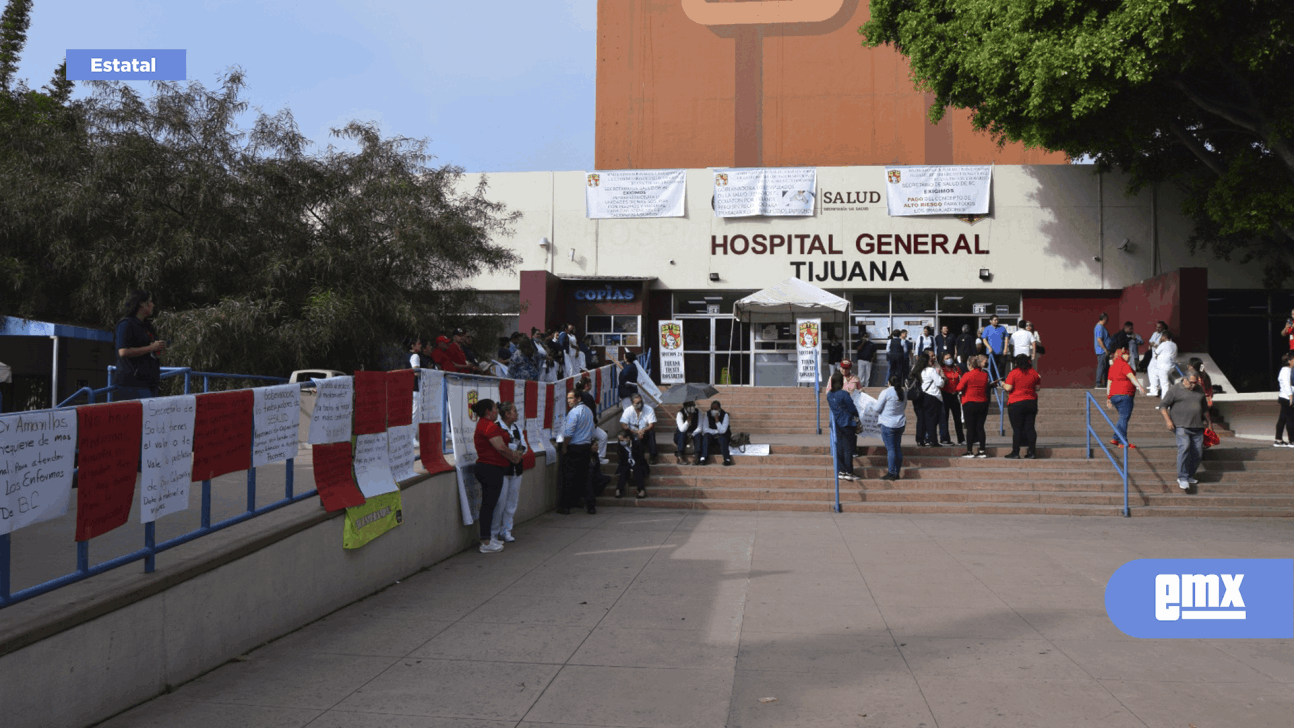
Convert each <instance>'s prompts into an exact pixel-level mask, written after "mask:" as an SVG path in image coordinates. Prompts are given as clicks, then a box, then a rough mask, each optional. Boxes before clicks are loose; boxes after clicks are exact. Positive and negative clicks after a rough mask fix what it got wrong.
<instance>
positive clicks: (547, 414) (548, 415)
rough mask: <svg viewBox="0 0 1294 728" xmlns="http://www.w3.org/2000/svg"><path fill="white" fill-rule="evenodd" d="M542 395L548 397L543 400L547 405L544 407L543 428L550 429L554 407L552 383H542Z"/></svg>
mask: <svg viewBox="0 0 1294 728" xmlns="http://www.w3.org/2000/svg"><path fill="white" fill-rule="evenodd" d="M544 396H545V397H547V398H548V399H546V400H544V401H545V402H547V403H548V406H547V407H544V429H545V430H551V429H552V427H553V409H554V408H553V385H552V384H545V385H544Z"/></svg>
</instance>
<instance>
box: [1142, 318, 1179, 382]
mask: <svg viewBox="0 0 1294 728" xmlns="http://www.w3.org/2000/svg"><path fill="white" fill-rule="evenodd" d="M1176 368H1177V343H1176V342H1174V341H1173V335H1172V334H1171V333H1170V332H1168V331H1164V332H1162V333H1161V334H1160V335H1159V343H1157V344H1155V356H1154V358H1153V359H1151V360H1150V366H1149V367H1148V369H1147V371H1146V375H1147V376H1148V377H1149V379H1150V392H1149V394H1150V395H1151V396H1152V397H1163V396H1164V394H1165V393H1167V392H1168V390H1169V388H1170V387H1169V384H1168V375H1169V373H1170V372H1172V371H1173V370H1175V369H1176Z"/></svg>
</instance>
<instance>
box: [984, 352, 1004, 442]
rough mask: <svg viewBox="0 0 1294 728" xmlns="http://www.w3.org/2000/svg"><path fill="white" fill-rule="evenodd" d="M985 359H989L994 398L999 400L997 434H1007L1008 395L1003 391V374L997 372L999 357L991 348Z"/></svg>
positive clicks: (989, 373)
mask: <svg viewBox="0 0 1294 728" xmlns="http://www.w3.org/2000/svg"><path fill="white" fill-rule="evenodd" d="M984 358H985V359H988V379H989V385H990V387H991V388H992V390H993V398H994V399H996V400H997V434H998V435H1005V434H1006V394H1005V393H1004V392H1003V391H1002V386H1001V384H1002V383H1001V379H1002V376H1001V373H1000V372H998V370H997V357H996V356H994V355H993V349H992V348H989V353H988V355H987V356H986V357H984Z"/></svg>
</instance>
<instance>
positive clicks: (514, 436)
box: [490, 402, 526, 543]
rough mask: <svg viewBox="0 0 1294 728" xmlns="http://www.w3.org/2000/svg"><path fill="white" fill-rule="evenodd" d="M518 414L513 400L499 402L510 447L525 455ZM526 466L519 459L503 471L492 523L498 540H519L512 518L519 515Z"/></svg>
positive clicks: (508, 541) (500, 424)
mask: <svg viewBox="0 0 1294 728" xmlns="http://www.w3.org/2000/svg"><path fill="white" fill-rule="evenodd" d="M518 416H519V415H518V413H517V407H516V405H514V404H513V403H511V402H500V403H499V426H500V427H502V428H503V429H504V430H505V431H506V432H507V433H508V435H509V437H511V439H510V440H509V441H508V448H509V449H511V450H514V451H515V452H516V453H517V454H518V455H524V454H526V440H525V435H524V433H523V432H522V430H521V425H519V424H517V419H518ZM524 467H525V466H524V465H522V463H521V461H520V460H518V461H517V462H515V463H513V464H512V465H509V466H508V467H507V468H506V469H505V470H504V471H503V491H502V492H500V493H499V504H498V505H497V506H495V508H494V518H493V519H491V524H490V533H492V534H494V540H496V541H503V542H507V543H512V542H513V541H516V540H517V539H515V538H513V537H512V519H513V517H515V516H516V515H517V499H518V498H519V497H520V495H521V473H522V470H523V468H524Z"/></svg>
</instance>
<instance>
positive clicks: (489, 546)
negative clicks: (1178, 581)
mask: <svg viewBox="0 0 1294 728" xmlns="http://www.w3.org/2000/svg"><path fill="white" fill-rule="evenodd" d="M1182 487H1183V488H1185V487H1186V486H1182ZM502 550H503V544H501V543H499V542H498V541H495V540H494V539H490V542H489V543H483V544H481V553H483V554H497V553H499V552H500V551H502Z"/></svg>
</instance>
